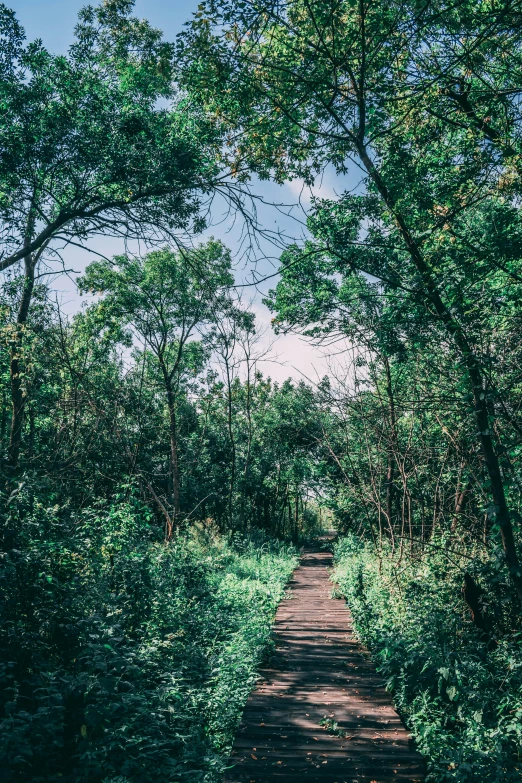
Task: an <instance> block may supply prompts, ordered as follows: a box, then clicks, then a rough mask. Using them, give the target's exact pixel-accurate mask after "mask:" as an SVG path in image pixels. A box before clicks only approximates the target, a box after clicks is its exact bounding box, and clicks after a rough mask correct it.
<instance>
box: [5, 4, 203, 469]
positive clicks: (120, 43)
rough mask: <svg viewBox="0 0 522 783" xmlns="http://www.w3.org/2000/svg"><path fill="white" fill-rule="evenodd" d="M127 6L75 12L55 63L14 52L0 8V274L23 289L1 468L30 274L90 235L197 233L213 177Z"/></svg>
mask: <svg viewBox="0 0 522 783" xmlns="http://www.w3.org/2000/svg"><path fill="white" fill-rule="evenodd" d="M132 7H133V3H132V2H131V0H109V1H108V2H105V3H103V4H102V5H100V6H99V7H98V8H96V9H95V8H92V7H87V8H85V9H84V10H83V11H82V12H81V13H80V20H79V24H78V26H77V28H76V40H75V42H74V44H73V45H72V46H71V48H70V50H69V53H68V55H67V56H56V55H52V54H50V53H49V52H48V51H47V50H46V49H45V48H44V47H43V45H42V43H41V42H40V41H35V42H33V43H31V44H28V45H24V33H23V30H22V29H21V27H20V25H19V24H18V22H17V20H16V18H15V15H14V13H13V12H12V11H9V10H8V9H7V8H6V6H5V5H3V4H2V5H0V37H1V41H2V60H1V63H0V95H1V101H2V114H1V118H0V150H1V153H0V154H1V165H0V237H1V239H2V251H1V254H0V271H2V270H7V269H9V268H11V267H13V266H14V265H15V264H18V263H20V262H22V263H23V267H24V286H23V289H22V292H21V296H20V303H19V308H18V317H17V324H18V328H17V332H18V335H17V336H16V337H15V339H14V340H13V342H12V346H11V386H12V406H13V411H12V425H11V439H10V447H9V462H10V464H11V466H12V468H15V467H16V465H17V463H18V455H19V450H20V439H21V431H22V422H23V413H24V404H25V395H24V389H23V383H22V372H23V368H22V366H21V362H20V341H21V335H22V333H23V331H24V329H25V328H26V325H27V318H28V313H29V308H30V303H31V297H32V293H33V288H34V284H35V274H36V269H37V266H38V264H39V263H40V264H42V263H44V262H48V263H51V262H53V261H54V260H60V259H61V251H62V249H63V248H64V247H67V246H71V245H79V246H80V247H85V246H86V244H87V243H88V241H89V239H90V238H91V237H93V236H94V235H97V234H98V235H100V234H104V235H112V236H116V237H120V238H122V239H125V240H127V239H132V238H139V239H146V240H147V241H149V242H155V241H156V242H157V241H158V240H160V241H165V239H169V240H172V239H173V238H175V237H176V236H177V235H178V234H179V233H180V232H184V231H187V229H189V228H190V227H191V225H192V221H194V220H195V221H196V223H197V225H200V222H199V223H198V217H197V216H198V210H199V206H200V200H201V198H202V197H203V195H204V194H205V193H206V194H208V193H209V192H210V191H211V190H212V186H213V183H215V181H216V178H217V176H218V169H217V164H216V156H215V150H216V144H217V143H218V142H217V135H216V133H215V130H214V129H212V128H210V126H209V124H208V123H206V122H205V121H204V119H203V118H202V116H201V113H200V112H198V110H197V109H195V108H194V106H192V105H191V104H190V103H189V102H188V101H187V100H186V99H184V98H183V96H181V94H180V93H179V91H178V90H177V89H176V87H175V84H174V81H173V79H174V72H173V64H172V56H173V47H172V45H171V44H168V43H166V42H164V41H163V40H162V37H161V34H160V32H159V31H157V30H155V29H153V28H152V27H151V26H150V25H149V24H148V23H147V22H144V21H140V20H138V19H136V18H133V17H132V16H131V11H132Z"/></svg>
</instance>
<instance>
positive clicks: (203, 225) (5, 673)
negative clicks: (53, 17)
mask: <svg viewBox="0 0 522 783" xmlns="http://www.w3.org/2000/svg"><path fill="white" fill-rule="evenodd" d="M521 21H522V20H521V16H520V7H519V3H517V2H513V1H512V0H501V1H500V2H498V3H497V2H491V1H490V0H483V1H482V0H481V1H480V2H476V0H474V1H473V2H471V1H470V0H458V2H456V3H451V4H449V3H445V2H438V1H437V2H434V1H432V0H429V1H428V2H425V3H422V4H419V3H416V2H413V1H412V2H410V1H408V2H402V1H401V2H394V1H393V0H392V1H391V2H390V0H386V2H385V1H384V0H375V2H372V3H368V4H366V5H365V4H364V3H361V2H360V3H355V2H352V0H281V1H280V2H278V3H273V2H268V0H241V1H240V0H203V2H202V3H201V4H200V6H199V8H198V10H197V12H196V13H195V14H194V16H193V17H192V20H191V21H190V23H189V24H188V25H187V26H186V27H185V28H184V32H183V33H182V35H181V36H179V37H178V40H177V42H176V43H175V44H174V43H171V42H168V41H166V40H165V39H164V36H163V34H162V33H161V31H158V30H155V29H153V28H152V27H151V26H150V25H149V24H148V22H146V21H145V20H140V19H137V18H136V17H135V16H134V15H133V2H132V0H104V1H103V2H102V3H101V4H100V5H98V6H96V7H88V8H86V9H84V10H83V11H81V13H80V16H79V23H78V26H77V28H76V32H75V37H74V41H73V44H72V46H71V47H70V49H69V51H68V52H67V54H66V55H62V56H56V55H54V54H52V53H51V52H49V51H47V49H46V48H45V46H44V44H43V43H41V42H26V41H25V38H24V33H23V30H22V29H21V27H20V25H19V24H18V21H17V19H16V15H15V13H14V12H13V11H11V10H10V9H9V8H8V7H7V6H6V5H4V4H0V44H1V45H0V104H1V106H2V112H0V236H1V239H2V245H1V250H0V272H2V281H1V288H0V580H1V581H0V587H1V592H2V603H1V605H0V634H1V636H0V690H1V693H0V752H1V754H2V756H1V758H0V767H1V769H2V774H3V778H2V779H3V780H6V781H7V783H11V781H12V782H13V783H15V781H26V780H27V781H31V782H33V783H37V781H51V780H52V781H55V780H58V779H60V780H62V781H64V783H65V782H66V781H67V783H75V782H76V781H81V780H85V781H87V780H88V781H93V783H96V781H100V783H104V782H105V783H109V781H110V782H111V783H142V781H143V783H145V782H146V781H149V780H151V781H152V780H153V779H157V780H158V781H162V780H164V781H165V783H167V781H168V783H180V781H183V780H185V779H187V780H196V781H202V782H203V781H207V782H208V781H212V780H215V781H217V780H218V779H219V776H220V772H221V771H222V768H223V764H224V763H225V761H224V759H225V757H226V751H227V748H228V746H229V743H230V741H231V737H232V735H233V731H234V726H235V725H236V723H237V720H238V716H239V713H240V711H241V708H242V703H243V702H244V700H245V698H246V695H247V692H248V690H249V688H250V686H251V684H252V682H253V678H254V677H255V669H256V666H257V665H258V663H259V661H260V660H261V658H262V656H263V655H264V654H265V653H266V651H267V649H269V646H270V641H269V626H270V622H271V618H272V616H273V613H274V609H275V607H276V605H277V602H278V600H279V598H280V597H281V594H282V590H283V589H284V584H285V582H286V580H287V578H288V575H289V573H290V572H291V570H292V568H293V567H294V565H295V562H296V554H295V551H294V549H293V548H292V547H293V546H296V545H298V544H299V543H300V542H302V541H303V540H305V539H306V538H310V537H313V535H314V534H316V533H317V531H318V530H319V529H320V528H321V521H322V520H324V519H328V520H330V519H333V520H334V522H335V524H336V526H337V528H338V530H339V533H340V540H339V543H338V545H337V579H338V581H339V584H340V587H341V590H342V591H343V592H344V594H345V595H346V596H347V598H348V601H349V603H350V605H351V606H352V609H353V612H354V616H355V619H356V623H357V627H358V630H359V633H360V635H361V638H362V639H363V640H364V641H365V642H366V643H367V644H368V645H369V647H370V648H371V650H372V651H373V655H374V656H375V659H376V660H377V662H378V663H379V665H380V667H381V668H382V671H383V672H384V674H385V675H386V677H387V679H388V681H389V684H390V688H392V689H393V691H394V693H395V698H396V701H397V704H398V706H399V708H400V709H401V711H402V713H403V715H404V717H405V719H406V721H407V722H408V725H409V726H410V727H411V729H412V731H413V732H414V734H415V737H416V739H417V742H418V745H419V747H420V749H421V751H422V752H423V753H424V754H425V756H426V758H427V761H428V766H429V770H430V773H429V774H430V781H432V782H433V783H447V781H459V782H460V783H464V781H470V783H471V781H475V780H479V779H480V780H484V781H487V783H493V782H495V783H497V782H498V783H508V782H509V783H511V782H512V781H514V780H517V779H519V777H520V769H521V764H522V747H521V745H522V737H521V733H520V723H521V718H522V715H521V712H520V703H521V696H522V693H521V687H522V686H521V677H522V639H521V635H520V634H521V624H520V623H521V619H520V618H521V615H522V608H521V607H522V566H521V557H522V534H521V520H522V473H521V466H522V405H521V401H522V388H521V377H522V376H521V374H520V367H521V365H522V348H521V345H522V342H521V335H522V321H521V318H522V315H521V314H522V307H521V305H522V288H521V284H522V218H521V203H522V200H521V199H522V178H521V161H522V117H521V114H520V92H521V86H520V72H521V65H522V23H521ZM318 176H319V177H322V176H326V177H334V176H335V177H338V179H337V180H336V182H335V188H336V191H337V192H338V196H336V197H335V198H328V199H326V198H320V197H317V198H313V199H312V201H311V204H310V205H309V208H308V209H306V210H305V211H306V215H305V216H304V217H305V227H306V230H305V234H304V236H303V237H302V240H300V241H297V240H296V241H292V242H290V241H289V242H287V243H285V237H287V235H288V234H287V232H286V231H281V232H280V233H277V232H276V233H275V234H274V233H273V232H272V230H271V229H270V230H268V229H267V227H266V226H263V225H261V224H260V218H259V217H258V216H257V213H256V209H255V203H256V201H255V197H256V196H258V195H261V200H263V199H264V194H263V193H262V192H261V194H259V193H258V192H256V191H257V188H258V186H259V183H260V182H261V187H262V180H270V181H271V182H272V183H277V184H279V185H284V184H285V183H288V182H289V181H291V180H295V179H296V178H299V179H300V180H301V181H302V182H304V183H305V185H312V184H313V183H314V182H316V180H317V179H318ZM347 182H348V183H349V186H348V185H346V183H347ZM252 198H253V201H252ZM249 199H250V201H249ZM286 200H287V199H286V196H285V198H284V199H283V201H284V202H285V203H286ZM216 203H217V204H218V212H220V214H219V216H216V214H215V205H216ZM223 204H224V205H225V207H226V209H227V210H229V216H230V217H231V218H232V219H233V220H236V221H238V222H241V221H242V226H243V232H242V234H241V240H240V242H239V243H238V244H239V245H240V247H231V248H228V247H226V246H225V244H223V242H222V241H221V240H219V239H216V238H215V237H212V231H213V230H214V229H216V231H215V233H217V232H218V231H219V230H220V229H219V224H220V221H221V222H222V206H223ZM252 204H254V206H252ZM248 205H249V206H248ZM247 206H248V208H247ZM261 214H262V210H260V211H259V215H261ZM295 233H296V232H295V231H293V232H292V235H295ZM268 236H273V237H274V236H275V237H276V240H277V241H276V246H277V247H278V248H279V249H280V250H281V259H280V261H281V264H280V267H279V277H278V279H274V280H273V281H272V280H271V278H272V276H273V275H269V278H270V280H271V282H270V283H269V285H272V284H273V289H272V290H269V291H266V293H265V299H264V302H265V304H266V305H267V306H268V307H269V309H270V310H271V311H272V314H273V320H272V325H273V327H274V330H275V332H276V333H277V332H282V333H292V332H293V333H294V334H297V335H301V336H303V337H304V338H305V339H308V340H311V341H314V342H316V343H317V344H320V345H323V346H333V348H334V351H335V352H336V354H337V357H339V355H341V357H342V358H341V359H340V360H339V361H338V363H337V364H335V362H334V365H333V370H332V372H331V376H330V377H325V378H323V379H322V380H321V381H320V382H318V383H317V384H316V385H315V386H314V385H312V384H310V383H304V382H296V381H293V380H286V381H285V382H283V383H280V384H278V383H274V382H273V381H272V380H271V379H270V378H269V377H266V375H264V374H263V373H262V372H261V361H262V360H263V358H264V357H265V356H266V352H267V348H266V341H265V342H263V339H264V338H263V335H262V332H261V331H260V330H259V329H258V326H257V324H256V319H255V316H254V313H253V308H252V307H247V306H246V305H245V298H242V296H241V295H240V294H239V293H238V290H240V289H241V286H240V285H239V283H238V280H237V279H236V277H237V275H238V274H239V271H240V270H239V267H240V266H241V262H242V261H243V260H245V259H247V258H250V257H251V256H250V255H249V251H250V253H251V255H255V250H256V249H257V250H258V251H259V249H260V248H261V249H262V251H263V252H264V249H265V248H266V245H264V244H263V243H264V242H265V241H267V237H268ZM94 237H97V241H96V243H95V244H93V239H94ZM249 241H250V247H247V245H248V244H249ZM283 244H284V245H285V246H284V247H282V246H283ZM71 247H72V248H76V250H78V248H82V249H83V250H84V251H85V252H88V253H90V256H89V258H88V261H89V263H88V264H87V266H86V268H85V269H84V270H83V274H82V275H81V277H80V278H77V279H76V282H77V285H78V290H79V292H81V293H82V294H83V295H84V296H85V302H86V303H85V306H83V307H79V308H78V311H77V312H76V313H75V314H73V315H70V316H66V315H65V314H64V313H63V312H62V310H61V309H60V306H59V305H58V303H57V297H56V291H55V290H54V288H53V285H54V282H53V281H54V280H55V275H56V273H57V272H58V271H60V270H63V268H64V267H65V268H66V269H67V268H68V267H67V264H68V261H67V259H68V257H69V256H68V252H69V250H70V248H71ZM115 247H117V249H118V252H117V253H116V255H114V256H112V253H113V249H114V248H115ZM272 253H273V248H272V250H271V251H270V252H269V254H272ZM259 272H260V268H258V269H257V270H256V273H257V274H256V279H257V280H259V277H260V275H259ZM259 284H260V285H261V284H262V283H259ZM247 290H249V291H252V290H253V289H252V288H250V289H247ZM325 728H327V729H328V730H331V731H332V732H334V733H336V732H341V735H342V732H343V727H342V726H338V725H333V724H332V725H331V726H330V725H329V726H325Z"/></svg>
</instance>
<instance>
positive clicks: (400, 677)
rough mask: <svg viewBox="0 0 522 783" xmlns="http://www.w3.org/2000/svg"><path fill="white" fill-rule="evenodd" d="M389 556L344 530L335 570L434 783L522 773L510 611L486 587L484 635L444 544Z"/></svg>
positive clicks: (516, 637) (521, 710)
mask: <svg viewBox="0 0 522 783" xmlns="http://www.w3.org/2000/svg"><path fill="white" fill-rule="evenodd" d="M441 543H443V542H441ZM433 552H434V553H433ZM384 555H385V556H384V557H382V558H381V559H379V558H378V557H377V556H376V554H375V550H374V548H373V545H372V544H371V543H364V542H361V541H359V540H358V539H357V538H356V537H355V536H347V537H345V538H342V539H340V540H339V542H338V543H337V544H336V546H335V559H336V568H335V574H334V577H333V578H334V579H335V581H336V582H337V584H338V585H339V588H340V590H341V592H342V594H343V595H344V596H345V597H346V599H347V601H348V604H349V606H350V608H351V611H352V614H353V617H354V623H355V628H356V632H357V634H358V636H359V638H360V639H361V641H362V642H363V643H364V644H366V645H367V646H368V648H369V649H370V651H371V653H372V656H373V659H374V660H375V662H376V664H377V666H378V669H379V670H380V672H381V673H382V674H383V675H384V677H385V678H386V681H387V687H388V689H389V690H390V691H392V693H393V696H394V701H395V704H396V706H397V708H398V709H399V711H400V713H401V715H402V717H403V718H404V720H405V723H406V724H407V726H408V728H409V729H410V731H411V732H412V735H413V736H414V738H415V740H416V744H417V747H418V749H419V750H420V752H421V753H422V754H423V755H424V756H425V758H426V762H427V768H428V776H427V783H449V782H450V781H451V782H452V783H457V782H458V783H471V782H472V781H473V783H476V782H477V781H481V783H512V782H513V783H514V781H520V780H521V778H522V633H521V632H520V631H518V632H517V631H515V630H513V629H512V622H511V628H510V616H509V611H508V609H507V608H506V607H505V606H504V607H502V606H501V605H500V604H497V605H495V595H494V594H493V593H494V590H493V591H491V590H490V593H489V594H488V592H487V590H486V588H485V590H484V594H485V597H486V601H487V600H489V601H490V606H489V611H490V612H491V613H493V612H494V611H495V613H496V618H495V619H496V632H495V633H494V634H493V635H492V637H491V638H490V639H489V640H488V641H486V640H484V638H483V636H482V635H481V634H480V632H479V631H478V630H477V628H476V627H475V626H474V625H473V623H472V622H471V618H470V614H469V610H468V609H467V607H466V604H465V602H464V600H463V596H462V571H461V570H460V569H459V567H457V565H456V564H455V567H451V566H448V561H447V558H445V557H443V556H442V549H441V550H437V549H434V550H432V553H431V554H430V555H424V557H423V558H422V560H419V559H417V560H416V561H414V562H412V561H411V560H410V561H406V559H403V561H402V563H401V564H400V566H397V564H393V562H392V560H391V558H390V557H389V553H388V552H386V551H385V552H384ZM468 562H469V561H468ZM477 578H478V577H477ZM499 594H500V591H499Z"/></svg>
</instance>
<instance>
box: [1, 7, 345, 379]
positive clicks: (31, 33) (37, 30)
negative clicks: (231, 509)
mask: <svg viewBox="0 0 522 783" xmlns="http://www.w3.org/2000/svg"><path fill="white" fill-rule="evenodd" d="M4 2H6V0H4ZM198 2H199V0H181V1H179V0H170V2H169V1H168V0H167V1H165V0H136V4H135V14H136V15H137V16H139V17H142V18H146V19H148V20H149V21H150V22H151V23H152V24H153V25H154V26H155V27H158V28H159V29H161V30H163V32H164V35H165V38H166V39H167V40H173V39H174V37H175V36H176V35H177V34H178V33H179V32H180V31H181V30H182V29H183V24H184V23H185V22H186V21H187V20H188V19H189V18H190V16H191V14H192V13H193V12H194V11H196V10H197V6H198ZM6 4H7V5H8V6H10V7H11V8H12V9H13V10H14V11H15V12H16V14H17V17H18V20H19V21H20V22H21V24H22V25H23V27H24V28H25V31H26V36H27V40H34V39H35V38H41V39H42V41H43V43H44V45H45V46H46V48H48V49H49V50H50V51H51V52H54V53H65V52H66V51H67V49H68V46H69V45H70V43H71V41H72V40H73V37H74V26H75V24H76V19H77V14H78V11H79V9H80V8H82V7H83V6H84V5H86V4H87V3H86V2H84V1H83V0H11V2H9V0H7V2H6ZM92 4H95V3H92ZM346 184H348V183H346V182H345V183H341V182H339V181H336V180H335V178H334V177H332V176H328V175H326V176H325V177H323V178H322V180H321V182H318V183H317V187H316V192H318V193H320V194H321V195H325V196H329V197H333V196H334V194H335V192H339V191H340V190H342V185H345V186H346ZM254 190H255V192H256V193H257V194H258V195H260V196H261V197H262V198H263V199H264V200H266V201H269V202H270V201H273V202H277V203H285V204H291V203H295V202H297V201H299V200H300V201H301V203H302V205H303V206H304V207H305V208H306V206H307V205H308V204H309V196H310V194H309V192H305V191H302V186H301V184H300V183H298V182H293V183H289V184H287V185H284V186H281V187H277V186H275V185H273V184H271V183H254ZM293 214H294V215H295V217H296V218H297V219H289V218H288V217H285V216H284V215H281V212H280V211H279V210H277V209H274V208H269V207H261V208H260V210H259V213H258V216H259V217H261V219H262V221H263V223H264V227H265V228H267V229H271V230H280V231H283V232H285V233H286V234H287V235H288V236H299V235H300V234H302V230H303V229H302V221H303V220H304V217H305V216H304V213H303V211H302V210H301V209H299V208H295V209H294V210H293ZM221 218H222V215H220V214H219V206H218V209H217V212H216V214H215V216H214V219H215V226H214V227H213V228H212V229H211V231H210V232H209V233H211V234H213V235H214V236H216V237H219V238H221V239H222V240H223V241H224V242H225V243H226V244H227V245H228V246H229V247H230V248H231V249H232V251H233V252H234V253H235V254H236V256H237V258H238V262H237V271H236V278H237V282H238V283H244V282H248V281H250V280H251V279H252V277H251V269H250V268H248V267H245V264H244V263H243V262H242V261H241V254H240V249H239V248H240V236H241V235H240V228H239V226H238V224H237V222H236V223H235V224H234V222H233V221H232V220H231V219H230V217H227V218H226V219H224V220H222V219H221ZM91 246H93V247H95V248H96V247H98V249H100V250H102V252H103V253H104V254H107V255H111V254H112V253H116V252H120V251H121V249H122V248H121V246H118V245H117V244H116V243H115V241H114V240H109V239H103V238H100V239H99V240H96V242H95V243H91ZM263 254H264V255H265V256H266V258H263V257H262V256H263ZM278 255H279V250H278V249H277V248H275V247H271V246H270V245H269V244H268V243H266V242H265V243H262V256H261V258H260V260H259V261H258V263H257V265H256V267H257V271H258V272H259V273H261V274H262V275H269V274H271V273H273V272H274V271H275V269H276V265H277V258H278ZM269 256H270V257H271V258H268V257H269ZM91 258H92V256H91ZM89 260H90V258H89V254H88V253H86V252H82V251H78V250H71V251H69V254H68V256H67V258H66V266H67V267H69V268H71V269H73V270H75V273H81V271H82V270H83V269H84V267H85V265H86V263H88V262H89ZM74 276H75V275H74V273H73V274H72V275H70V276H69V278H68V277H65V276H61V278H60V279H59V280H57V281H56V283H55V286H56V288H57V290H58V292H59V298H60V301H61V305H62V307H63V308H64V310H65V311H67V312H74V311H75V310H77V309H78V308H79V307H80V306H81V302H80V299H79V297H78V296H77V294H76V290H75V286H74V282H73V280H74ZM275 282H276V280H274V279H272V280H270V281H269V282H268V283H265V284H264V285H262V286H260V289H259V290H256V289H255V288H252V287H250V288H248V289H245V292H244V293H245V301H249V300H251V306H252V308H253V309H254V310H255V312H256V316H257V320H258V323H259V325H260V326H261V327H263V328H265V329H266V330H267V336H266V338H265V341H266V342H268V341H269V340H270V339H273V337H272V338H271V337H270V334H269V333H270V327H269V323H270V317H271V316H270V313H269V312H268V310H267V308H266V307H265V306H264V305H263V304H262V302H261V299H262V295H263V293H265V292H266V291H267V290H268V288H270V287H272V286H273V285H274V284H275ZM272 353H273V354H276V355H277V362H272V363H267V364H266V366H264V367H263V368H262V369H263V371H264V372H265V373H267V374H270V375H271V376H272V377H274V378H276V379H279V380H282V379H283V378H285V377H288V376H289V375H292V376H294V377H295V378H299V377H302V376H303V375H304V376H305V377H306V378H310V379H315V380H317V378H318V377H320V376H322V375H323V374H324V373H325V372H326V370H327V363H326V362H325V360H324V358H323V357H322V353H321V351H319V350H317V349H316V348H314V347H312V346H310V345H308V344H307V343H305V342H304V341H303V340H301V339H300V338H298V337H296V336H286V337H282V338H279V339H278V340H277V342H276V344H275V347H274V349H273V351H272Z"/></svg>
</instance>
